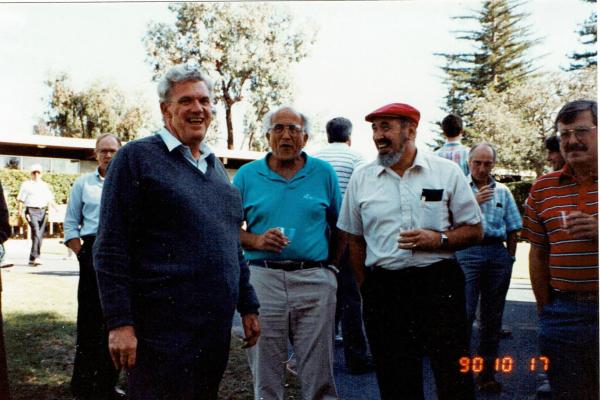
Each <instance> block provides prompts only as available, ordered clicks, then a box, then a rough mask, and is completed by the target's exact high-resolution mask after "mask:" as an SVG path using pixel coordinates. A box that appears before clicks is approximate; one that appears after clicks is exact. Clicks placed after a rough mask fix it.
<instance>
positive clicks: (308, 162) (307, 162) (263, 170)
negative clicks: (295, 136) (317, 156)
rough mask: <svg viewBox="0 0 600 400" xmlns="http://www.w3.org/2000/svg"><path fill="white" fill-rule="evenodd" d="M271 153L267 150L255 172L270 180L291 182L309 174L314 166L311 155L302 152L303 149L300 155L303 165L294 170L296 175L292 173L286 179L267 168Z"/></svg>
mask: <svg viewBox="0 0 600 400" xmlns="http://www.w3.org/2000/svg"><path fill="white" fill-rule="evenodd" d="M272 155H273V153H272V152H268V153H267V155H266V156H265V157H264V158H263V159H262V160H260V162H259V163H258V168H257V172H258V173H259V174H261V175H263V176H266V177H267V178H269V179H272V180H282V181H285V182H291V181H294V180H296V179H299V178H303V177H305V176H306V175H309V174H310V172H311V171H312V170H313V169H314V167H315V165H314V164H315V161H314V159H313V157H310V156H309V155H308V154H306V153H305V152H304V150H302V152H301V153H300V155H301V156H302V157H303V158H304V166H302V168H300V170H298V172H296V175H294V177H293V178H292V179H290V180H289V181H288V180H286V179H285V178H283V177H282V176H281V175H279V174H278V173H276V172H275V171H273V170H272V169H271V168H269V163H268V160H269V157H271V156H272Z"/></svg>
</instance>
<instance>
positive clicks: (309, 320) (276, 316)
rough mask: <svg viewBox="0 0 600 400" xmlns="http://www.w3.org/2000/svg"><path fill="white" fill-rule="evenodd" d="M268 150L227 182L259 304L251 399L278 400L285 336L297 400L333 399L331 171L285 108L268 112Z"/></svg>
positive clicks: (334, 198)
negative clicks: (238, 205) (235, 194)
mask: <svg viewBox="0 0 600 400" xmlns="http://www.w3.org/2000/svg"><path fill="white" fill-rule="evenodd" d="M263 127H264V131H265V132H266V137H267V139H268V141H269V146H270V148H271V151H270V152H269V153H268V154H267V156H266V157H265V158H263V159H260V160H256V161H253V162H251V163H249V164H246V165H244V166H243V167H242V168H240V169H239V171H238V172H237V174H236V175H235V176H234V179H233V184H234V185H235V186H236V187H237V188H238V189H239V191H240V193H241V196H242V204H243V209H244V220H245V221H246V228H245V229H242V230H241V233H240V235H241V237H240V239H241V241H242V246H243V248H244V250H245V256H246V258H247V259H248V262H249V264H250V270H251V274H250V282H251V284H252V286H254V289H255V290H256V295H257V296H258V300H259V302H260V304H261V314H260V317H259V320H260V325H261V332H262V336H261V337H260V339H259V341H258V343H257V345H256V346H255V347H254V348H252V349H249V351H248V359H249V362H250V368H251V370H252V375H253V378H254V397H255V399H257V400H258V399H265V400H267V399H282V398H283V397H284V386H283V383H284V372H285V366H286V360H287V359H288V351H287V350H288V338H289V340H290V342H291V343H292V345H293V347H294V352H295V354H296V357H297V371H298V377H299V380H300V382H301V391H302V398H303V399H317V398H318V399H335V398H337V393H336V388H335V384H334V379H333V334H334V321H335V305H336V289H337V279H336V272H337V269H336V267H334V266H332V265H331V264H335V262H334V261H332V260H333V259H334V258H335V257H336V253H335V251H334V249H331V250H330V247H333V246H331V245H332V244H333V243H335V239H334V232H335V224H336V222H337V217H338V212H339V207H340V203H341V196H340V188H339V185H338V179H337V176H336V174H335V171H334V170H333V168H332V167H331V165H330V164H329V163H327V162H326V161H323V160H319V159H316V158H313V157H310V156H308V155H307V154H306V153H305V152H304V151H303V150H302V149H303V148H304V145H305V144H306V141H307V140H308V137H309V134H310V125H309V123H308V120H307V118H306V117H305V116H304V115H303V114H301V113H299V112H298V111H296V110H294V109H293V108H290V107H282V108H279V109H278V110H275V111H274V112H270V113H268V114H267V115H266V117H265V120H264V121H263Z"/></svg>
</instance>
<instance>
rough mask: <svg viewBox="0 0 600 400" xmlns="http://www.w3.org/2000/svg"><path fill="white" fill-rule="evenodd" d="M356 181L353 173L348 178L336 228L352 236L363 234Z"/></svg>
mask: <svg viewBox="0 0 600 400" xmlns="http://www.w3.org/2000/svg"><path fill="white" fill-rule="evenodd" d="M358 180H359V179H358V173H354V174H352V176H351V177H350V181H349V182H348V188H347V189H346V194H345V195H344V200H343V201H342V208H341V210H340V216H339V219H338V223H337V227H338V228H339V229H341V230H343V231H345V232H348V233H350V234H352V235H357V236H360V235H362V234H363V226H362V218H361V215H360V209H359V207H358V200H357V197H358V196H357V191H358V186H359V183H358Z"/></svg>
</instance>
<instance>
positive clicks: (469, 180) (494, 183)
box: [467, 174, 496, 190]
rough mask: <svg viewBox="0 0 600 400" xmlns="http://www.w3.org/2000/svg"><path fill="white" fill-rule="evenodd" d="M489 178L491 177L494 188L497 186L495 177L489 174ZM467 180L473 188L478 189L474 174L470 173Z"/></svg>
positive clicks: (491, 184)
mask: <svg viewBox="0 0 600 400" xmlns="http://www.w3.org/2000/svg"><path fill="white" fill-rule="evenodd" d="M488 178H489V182H490V186H491V187H493V188H494V187H496V180H495V179H494V177H493V176H491V175H489V176H488ZM467 182H469V185H470V186H471V187H472V188H474V189H477V185H476V184H475V181H474V180H473V175H471V174H469V175H468V176H467ZM477 190H479V189H477Z"/></svg>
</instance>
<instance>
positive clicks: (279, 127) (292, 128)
mask: <svg viewBox="0 0 600 400" xmlns="http://www.w3.org/2000/svg"><path fill="white" fill-rule="evenodd" d="M285 128H287V129H288V131H289V132H290V133H291V134H292V135H297V134H299V133H300V132H302V126H300V125H296V124H287V125H285V124H275V125H271V128H270V129H269V130H271V131H273V132H274V133H276V134H278V135H281V134H282V133H283V131H284V130H285Z"/></svg>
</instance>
